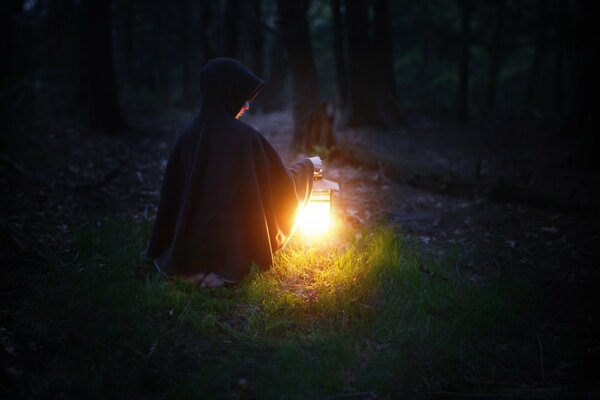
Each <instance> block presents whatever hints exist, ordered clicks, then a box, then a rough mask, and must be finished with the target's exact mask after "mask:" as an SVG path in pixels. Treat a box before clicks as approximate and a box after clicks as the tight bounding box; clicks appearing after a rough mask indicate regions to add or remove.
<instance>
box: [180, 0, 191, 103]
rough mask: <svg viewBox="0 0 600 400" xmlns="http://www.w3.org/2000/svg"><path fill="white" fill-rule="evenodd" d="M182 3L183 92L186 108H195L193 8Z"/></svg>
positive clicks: (185, 2)
mask: <svg viewBox="0 0 600 400" xmlns="http://www.w3.org/2000/svg"><path fill="white" fill-rule="evenodd" d="M179 1H180V3H179V5H180V15H179V18H181V25H180V26H181V53H182V55H183V59H182V60H181V69H182V70H181V86H182V88H181V91H182V100H183V105H184V106H185V107H186V108H190V107H193V105H194V99H193V96H192V77H191V68H192V51H191V46H190V36H191V32H190V30H191V18H192V13H191V7H190V3H189V0H179Z"/></svg>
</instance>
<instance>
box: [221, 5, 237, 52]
mask: <svg viewBox="0 0 600 400" xmlns="http://www.w3.org/2000/svg"><path fill="white" fill-rule="evenodd" d="M239 20H240V2H239V0H226V1H225V15H224V21H223V39H224V40H223V50H222V54H223V55H224V56H226V57H232V58H237V57H238V53H239Z"/></svg>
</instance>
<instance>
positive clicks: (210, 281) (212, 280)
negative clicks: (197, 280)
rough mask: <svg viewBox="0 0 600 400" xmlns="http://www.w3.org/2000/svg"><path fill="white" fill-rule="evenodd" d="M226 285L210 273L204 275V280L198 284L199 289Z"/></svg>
mask: <svg viewBox="0 0 600 400" xmlns="http://www.w3.org/2000/svg"><path fill="white" fill-rule="evenodd" d="M225 284H227V281H226V280H224V279H223V278H221V277H220V276H219V275H217V274H215V273H213V272H211V273H210V274H208V275H206V278H204V280H203V281H202V283H201V284H200V287H201V288H217V287H221V286H223V285H225Z"/></svg>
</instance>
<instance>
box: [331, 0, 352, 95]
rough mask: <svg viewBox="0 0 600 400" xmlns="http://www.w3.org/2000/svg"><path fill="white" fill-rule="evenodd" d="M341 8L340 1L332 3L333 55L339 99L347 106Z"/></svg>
mask: <svg viewBox="0 0 600 400" xmlns="http://www.w3.org/2000/svg"><path fill="white" fill-rule="evenodd" d="M340 6H341V4H340V0H331V1H330V7H331V17H332V22H333V54H334V55H335V77H336V82H337V88H338V99H339V103H340V104H346V101H347V99H348V83H347V77H346V66H345V63H344V59H345V56H344V47H345V46H344V40H343V38H344V28H343V26H342V14H341V10H340Z"/></svg>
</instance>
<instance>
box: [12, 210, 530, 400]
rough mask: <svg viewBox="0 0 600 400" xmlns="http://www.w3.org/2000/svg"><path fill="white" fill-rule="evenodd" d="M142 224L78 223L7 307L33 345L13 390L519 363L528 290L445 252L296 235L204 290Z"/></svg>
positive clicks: (322, 392) (352, 379)
mask: <svg viewBox="0 0 600 400" xmlns="http://www.w3.org/2000/svg"><path fill="white" fill-rule="evenodd" d="M149 228H150V226H149V225H148V224H135V223H132V222H131V221H124V220H106V221H103V222H102V223H101V224H96V225H93V224H92V225H87V226H84V227H82V228H81V229H79V230H78V231H77V233H76V234H75V235H74V241H75V247H76V248H77V249H79V252H80V256H79V258H78V261H77V262H76V263H75V264H72V265H67V266H62V267H60V268H57V269H56V270H53V271H51V272H48V273H47V274H45V275H44V276H41V277H40V278H39V281H38V282H36V285H35V287H36V288H38V289H36V290H37V292H36V294H35V295H33V296H32V297H31V300H32V301H31V302H28V303H27V304H28V305H23V306H22V315H20V316H19V319H20V320H21V323H22V324H26V325H27V326H28V327H29V328H28V331H29V332H28V333H27V335H28V337H31V338H34V339H35V340H37V341H40V342H42V343H43V348H44V350H43V356H40V357H39V358H41V361H40V363H41V364H40V365H39V367H38V368H37V369H36V371H35V372H33V373H32V374H33V377H32V379H30V380H29V382H28V384H27V385H26V386H25V385H24V386H22V387H19V388H18V389H15V390H17V391H18V392H19V394H21V395H26V396H32V397H39V396H42V397H47V396H48V395H49V394H52V395H60V396H61V397H149V396H150V397H167V398H171V397H180V398H188V397H190V398H191V397H194V398H198V396H200V395H203V396H204V397H205V398H228V399H229V398H234V399H235V398H252V397H254V398H267V399H268V398H287V399H289V398H292V399H295V398H310V399H312V398H326V397H328V396H336V395H341V394H351V393H358V398H360V397H361V396H362V397H369V396H371V397H376V396H377V397H383V398H389V397H396V396H400V395H404V396H412V395H414V394H422V393H425V392H431V391H435V390H439V389H442V388H448V387H460V386H461V385H463V384H464V382H471V383H477V382H479V383H481V382H488V381H491V380H494V379H498V377H499V376H501V377H504V378H505V377H507V376H510V375H511V374H512V375H514V376H513V377H519V378H520V379H526V376H527V374H528V373H529V372H528V371H529V366H528V364H527V362H525V363H524V362H523V360H521V359H518V357H517V356H516V355H515V354H514V351H513V350H514V349H516V348H525V349H526V348H527V346H529V344H530V343H532V340H535V339H534V338H533V337H530V336H531V333H530V332H529V328H528V327H527V324H526V323H524V322H523V320H524V318H525V317H526V315H527V313H528V312H530V311H531V310H532V308H533V307H534V306H535V304H534V303H532V301H531V299H532V298H534V297H536V296H535V295H534V293H535V288H534V287H531V286H528V285H524V284H519V283H515V282H514V281H512V282H508V281H502V280H497V281H494V282H491V283H489V284H486V285H473V284H472V283H470V282H468V281H466V280H460V279H448V278H443V277H444V276H448V275H447V274H445V273H444V268H446V266H445V264H444V260H441V261H439V262H429V264H428V265H427V267H426V268H424V267H423V265H422V261H421V260H420V258H419V257H418V256H417V249H416V248H415V247H414V245H411V244H409V243H408V242H407V241H404V240H402V238H401V237H399V236H398V235H396V234H394V232H392V231H390V230H387V229H385V228H381V227H376V228H374V229H372V230H369V231H363V232H355V231H350V232H346V233H344V234H343V235H342V237H339V238H337V239H336V240H331V241H329V242H327V243H323V244H321V245H320V246H308V245H306V244H303V243H300V242H299V241H298V242H295V243H292V244H291V245H290V246H288V247H287V248H286V249H285V250H284V251H282V252H280V253H278V254H277V256H276V260H275V266H274V268H273V269H271V270H270V271H268V272H265V273H256V272H255V273H253V274H252V275H251V276H250V277H249V278H248V279H246V280H245V281H244V282H242V283H241V284H240V285H238V286H237V287H235V288H233V289H211V290H199V289H197V288H195V287H193V286H192V285H190V284H187V283H185V282H182V281H175V282H169V281H168V280H166V279H165V278H163V277H162V276H161V275H159V274H158V273H156V272H155V271H154V269H153V267H152V265H151V263H150V262H148V260H146V259H145V258H144V255H143V254H144V248H145V243H146V240H147V238H148V233H149ZM448 268H453V267H452V266H450V267H448ZM536 362H537V360H536V359H535V358H534V359H532V360H531V363H533V364H534V365H536V364H535V363H536ZM51 397H53V396H51Z"/></svg>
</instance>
